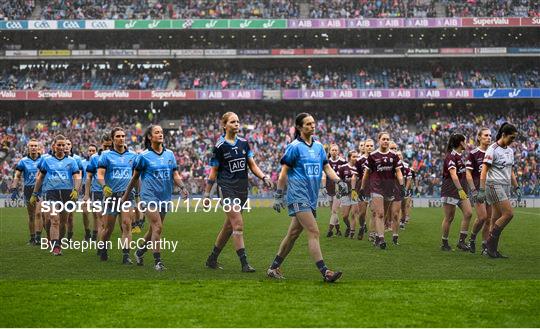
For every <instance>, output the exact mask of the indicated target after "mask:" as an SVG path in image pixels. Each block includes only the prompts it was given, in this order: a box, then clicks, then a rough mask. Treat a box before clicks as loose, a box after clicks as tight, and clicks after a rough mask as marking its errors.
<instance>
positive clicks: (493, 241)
mask: <svg viewBox="0 0 540 329" xmlns="http://www.w3.org/2000/svg"><path fill="white" fill-rule="evenodd" d="M501 231H502V229H501V228H500V227H499V226H498V225H497V224H493V227H492V228H491V232H489V238H488V240H487V247H488V250H489V251H497V247H498V245H499V236H500V235H501Z"/></svg>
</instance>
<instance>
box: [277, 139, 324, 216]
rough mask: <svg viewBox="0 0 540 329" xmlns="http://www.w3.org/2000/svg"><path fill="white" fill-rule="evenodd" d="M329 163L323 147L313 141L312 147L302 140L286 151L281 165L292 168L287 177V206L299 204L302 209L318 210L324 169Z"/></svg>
mask: <svg viewBox="0 0 540 329" xmlns="http://www.w3.org/2000/svg"><path fill="white" fill-rule="evenodd" d="M327 163H328V160H327V158H326V152H325V151H324V148H323V145H322V144H321V143H320V142H318V141H313V143H312V144H311V145H307V144H306V142H305V141H304V140H302V139H300V138H297V139H295V140H294V141H292V142H291V143H290V144H289V145H287V149H286V150H285V155H283V158H281V164H285V165H287V166H288V167H290V169H289V171H288V174H287V177H288V186H287V204H288V205H289V206H290V205H293V204H295V205H296V204H299V205H300V208H306V207H309V208H311V209H312V210H316V208H317V198H318V195H319V188H320V186H321V178H322V173H323V167H324V166H325V165H326V164H327Z"/></svg>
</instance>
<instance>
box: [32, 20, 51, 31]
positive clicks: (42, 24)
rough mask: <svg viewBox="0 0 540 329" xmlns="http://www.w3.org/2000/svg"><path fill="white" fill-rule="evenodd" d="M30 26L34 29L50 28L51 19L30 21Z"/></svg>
mask: <svg viewBox="0 0 540 329" xmlns="http://www.w3.org/2000/svg"><path fill="white" fill-rule="evenodd" d="M30 28H31V29H36V30H50V29H52V28H53V24H52V22H51V21H30Z"/></svg>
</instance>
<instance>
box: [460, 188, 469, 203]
mask: <svg viewBox="0 0 540 329" xmlns="http://www.w3.org/2000/svg"><path fill="white" fill-rule="evenodd" d="M458 195H459V198H460V199H461V200H466V199H467V193H465V191H464V190H463V189H462V188H460V189H459V190H458Z"/></svg>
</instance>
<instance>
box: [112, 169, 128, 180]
mask: <svg viewBox="0 0 540 329" xmlns="http://www.w3.org/2000/svg"><path fill="white" fill-rule="evenodd" d="M112 178H113V179H126V178H127V179H129V178H131V174H130V170H129V169H127V168H126V169H114V170H113V173H112Z"/></svg>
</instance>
